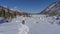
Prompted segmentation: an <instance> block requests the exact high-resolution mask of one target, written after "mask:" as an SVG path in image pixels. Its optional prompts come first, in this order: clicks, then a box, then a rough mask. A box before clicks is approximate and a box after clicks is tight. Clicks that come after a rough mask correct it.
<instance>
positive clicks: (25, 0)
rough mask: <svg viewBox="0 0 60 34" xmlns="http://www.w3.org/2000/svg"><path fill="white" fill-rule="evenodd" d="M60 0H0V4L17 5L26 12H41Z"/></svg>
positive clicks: (11, 6) (12, 6)
mask: <svg viewBox="0 0 60 34" xmlns="http://www.w3.org/2000/svg"><path fill="white" fill-rule="evenodd" d="M57 1H59V0H0V5H3V6H9V7H10V8H14V7H16V8H17V9H20V10H22V11H24V12H32V13H33V12H34V13H35V12H41V11H42V10H44V9H45V8H46V7H47V6H49V5H50V4H51V3H53V2H57Z"/></svg>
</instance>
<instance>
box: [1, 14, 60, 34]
mask: <svg viewBox="0 0 60 34" xmlns="http://www.w3.org/2000/svg"><path fill="white" fill-rule="evenodd" d="M22 20H25V24H22ZM58 22H59V20H56V19H55V16H54V17H46V15H32V17H22V16H17V17H16V18H14V19H13V20H12V21H11V22H9V23H3V24H0V34H60V26H59V25H58Z"/></svg>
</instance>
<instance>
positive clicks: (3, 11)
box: [0, 6, 29, 18]
mask: <svg viewBox="0 0 60 34" xmlns="http://www.w3.org/2000/svg"><path fill="white" fill-rule="evenodd" d="M17 15H19V16H23V17H29V14H28V13H25V12H22V11H19V10H11V9H9V8H6V7H4V6H0V17H7V18H10V17H11V18H14V17H16V16H17Z"/></svg>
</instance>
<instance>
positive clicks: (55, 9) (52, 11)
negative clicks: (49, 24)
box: [40, 1, 60, 16]
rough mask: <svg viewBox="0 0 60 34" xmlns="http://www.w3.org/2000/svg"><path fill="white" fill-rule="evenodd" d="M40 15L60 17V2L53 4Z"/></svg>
mask: <svg viewBox="0 0 60 34" xmlns="http://www.w3.org/2000/svg"><path fill="white" fill-rule="evenodd" d="M40 14H45V15H50V16H55V15H60V1H59V2H54V3H52V4H51V5H49V6H48V7H47V8H46V9H44V10H43V11H42V12H41V13H40Z"/></svg>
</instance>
